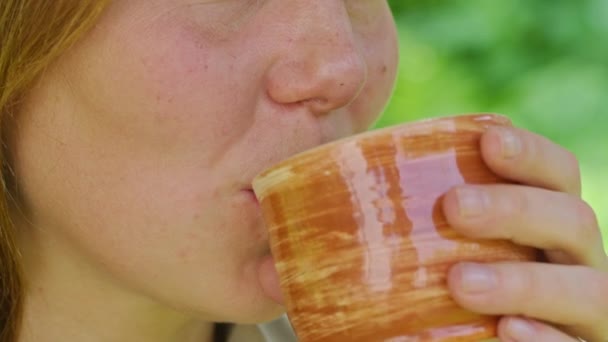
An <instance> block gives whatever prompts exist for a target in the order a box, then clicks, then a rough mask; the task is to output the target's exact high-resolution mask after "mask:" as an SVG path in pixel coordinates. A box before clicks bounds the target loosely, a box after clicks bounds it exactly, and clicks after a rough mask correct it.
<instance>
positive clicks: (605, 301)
mask: <svg viewBox="0 0 608 342" xmlns="http://www.w3.org/2000/svg"><path fill="white" fill-rule="evenodd" d="M585 271H586V272H588V273H590V274H589V276H588V277H586V278H587V279H589V288H590V290H589V292H588V294H589V296H590V298H589V303H593V306H594V307H595V308H596V310H591V311H590V312H589V317H587V318H586V323H587V324H588V325H589V323H592V324H591V326H598V327H600V326H607V324H608V274H605V273H600V272H598V271H596V270H593V269H590V268H586V270H585ZM581 323H583V322H581Z"/></svg>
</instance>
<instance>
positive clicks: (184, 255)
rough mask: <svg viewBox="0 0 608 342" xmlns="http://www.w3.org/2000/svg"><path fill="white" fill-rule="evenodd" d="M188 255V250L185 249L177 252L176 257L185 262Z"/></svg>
mask: <svg viewBox="0 0 608 342" xmlns="http://www.w3.org/2000/svg"><path fill="white" fill-rule="evenodd" d="M188 254H189V253H188V250H187V249H185V248H184V249H181V250H179V251H178V252H177V256H178V258H179V259H180V260H181V261H185V260H186V259H188Z"/></svg>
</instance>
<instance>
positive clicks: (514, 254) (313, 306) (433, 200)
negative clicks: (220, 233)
mask: <svg viewBox="0 0 608 342" xmlns="http://www.w3.org/2000/svg"><path fill="white" fill-rule="evenodd" d="M510 124H511V123H510V121H509V119H507V118H506V117H503V116H500V115H494V114H471V115H460V116H453V117H443V118H437V119H430V120H424V121H418V122H414V123H408V124H401V125H398V126H393V127H389V128H384V129H380V130H376V131H370V132H366V133H362V134H359V135H356V136H353V137H349V138H345V139H342V140H339V141H336V142H332V143H329V144H326V145H323V146H320V147H317V148H314V149H312V150H309V151H305V152H303V153H300V154H298V155H296V156H293V157H292V158H289V159H288V160H285V161H283V162H281V163H279V164H277V165H275V166H273V167H272V168H270V169H268V170H266V171H264V172H263V173H261V174H260V175H258V177H256V179H255V180H254V184H253V185H254V191H255V192H256V195H257V196H258V199H259V201H260V206H261V209H262V214H263V217H264V220H265V222H266V225H267V228H268V232H269V239H270V246H271V251H272V254H273V257H274V259H275V263H276V267H277V271H278V273H279V277H280V284H281V289H282V292H283V295H284V297H285V303H286V308H287V313H288V316H289V319H290V321H291V324H292V326H293V327H294V330H295V332H296V334H297V336H298V338H299V340H300V341H301V342H345V341H361V342H376V341H386V342H389V341H390V342H406V341H479V340H483V339H488V338H492V337H495V336H496V324H497V318H496V317H492V316H482V315H479V314H476V313H472V312H469V311H466V310H464V309H462V308H461V307H459V306H458V305H457V304H456V303H455V302H454V301H453V300H452V299H451V297H450V295H449V293H448V289H447V285H446V276H447V272H448V269H449V268H450V266H452V265H454V264H455V263H457V262H461V261H472V262H495V261H514V260H533V259H534V258H535V255H536V254H535V253H536V252H535V251H534V250H533V249H530V248H525V247H521V246H517V245H515V244H513V243H510V242H508V241H499V240H485V241H478V240H471V239H468V238H465V237H463V236H461V235H460V234H458V233H457V232H456V231H454V230H453V229H451V228H450V227H449V225H448V224H447V222H446V219H445V217H444V215H443V212H442V208H441V198H442V196H443V195H444V194H445V193H446V192H447V191H448V190H449V189H451V188H452V187H454V186H457V185H462V184H498V183H507V181H506V180H504V179H502V178H500V177H499V176H497V175H496V174H494V173H493V172H492V171H491V170H490V169H489V168H488V167H487V166H486V165H485V163H484V162H483V160H482V157H481V152H480V147H479V144H480V143H479V142H480V138H481V135H482V134H483V132H484V131H486V130H487V128H488V127H490V126H509V125H510Z"/></svg>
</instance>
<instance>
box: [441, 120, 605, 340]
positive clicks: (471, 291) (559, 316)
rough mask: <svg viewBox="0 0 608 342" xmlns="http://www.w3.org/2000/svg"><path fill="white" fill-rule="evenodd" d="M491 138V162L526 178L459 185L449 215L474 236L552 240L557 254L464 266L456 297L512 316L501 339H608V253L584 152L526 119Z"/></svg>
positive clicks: (486, 151) (487, 138) (457, 272)
mask: <svg viewBox="0 0 608 342" xmlns="http://www.w3.org/2000/svg"><path fill="white" fill-rule="evenodd" d="M481 147H482V155H483V158H484V160H485V162H486V163H487V165H488V166H489V167H490V168H491V169H492V170H493V171H494V172H496V173H497V174H499V175H501V176H503V177H505V178H507V179H510V180H512V181H515V182H517V183H518V185H487V186H485V185H484V186H463V187H459V188H456V189H452V190H450V191H449V192H448V193H447V194H446V196H445V200H444V212H445V214H446V217H447V219H448V222H450V224H451V225H452V226H453V227H454V228H455V229H457V230H458V231H460V232H461V233H462V234H464V235H467V236H470V237H475V238H484V239H486V238H487V239H509V240H511V241H513V242H515V243H517V244H520V245H526V246H532V247H536V248H539V249H542V250H543V251H544V253H545V256H546V259H547V261H548V262H529V263H528V262H527V263H524V262H504V263H495V264H485V265H480V264H471V263H468V264H467V263H465V264H459V265H455V266H454V267H453V268H452V269H451V270H450V274H449V278H448V283H449V287H450V291H451V293H452V296H453V297H454V299H455V300H456V301H457V302H458V303H459V304H460V305H462V306H463V307H465V308H467V309H469V310H472V311H476V312H480V313H485V314H493V315H502V316H503V317H502V318H501V320H500V324H499V327H498V333H499V338H500V339H501V341H509V342H512V341H517V342H520V341H530V342H543V341H547V342H549V341H550V342H562V341H563V342H567V341H571V342H572V341H578V339H577V337H580V338H583V339H585V340H587V341H589V342H596V341H597V342H606V341H608V257H607V256H606V253H605V251H604V248H603V243H602V238H601V233H600V230H599V227H598V223H597V219H596V215H595V213H594V211H593V209H592V208H591V207H590V206H589V205H587V204H586V203H585V202H584V201H583V200H582V199H581V197H580V192H581V185H580V171H579V165H578V162H577V160H576V158H575V157H574V156H573V155H572V154H571V153H570V152H568V151H566V150H565V149H563V148H561V147H559V146H557V145H555V144H554V143H552V142H550V141H549V140H547V139H546V138H543V137H541V136H538V135H536V134H533V133H530V132H527V131H523V130H520V129H517V128H498V127H497V128H492V129H490V130H489V131H488V132H487V133H486V134H484V136H483V137H482V140H481Z"/></svg>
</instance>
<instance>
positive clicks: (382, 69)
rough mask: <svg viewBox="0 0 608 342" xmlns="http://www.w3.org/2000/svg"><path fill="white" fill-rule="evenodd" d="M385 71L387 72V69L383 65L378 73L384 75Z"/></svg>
mask: <svg viewBox="0 0 608 342" xmlns="http://www.w3.org/2000/svg"><path fill="white" fill-rule="evenodd" d="M387 70H388V68H387V67H386V65H383V66H382V67H381V68H380V73H381V74H386V71H387Z"/></svg>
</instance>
